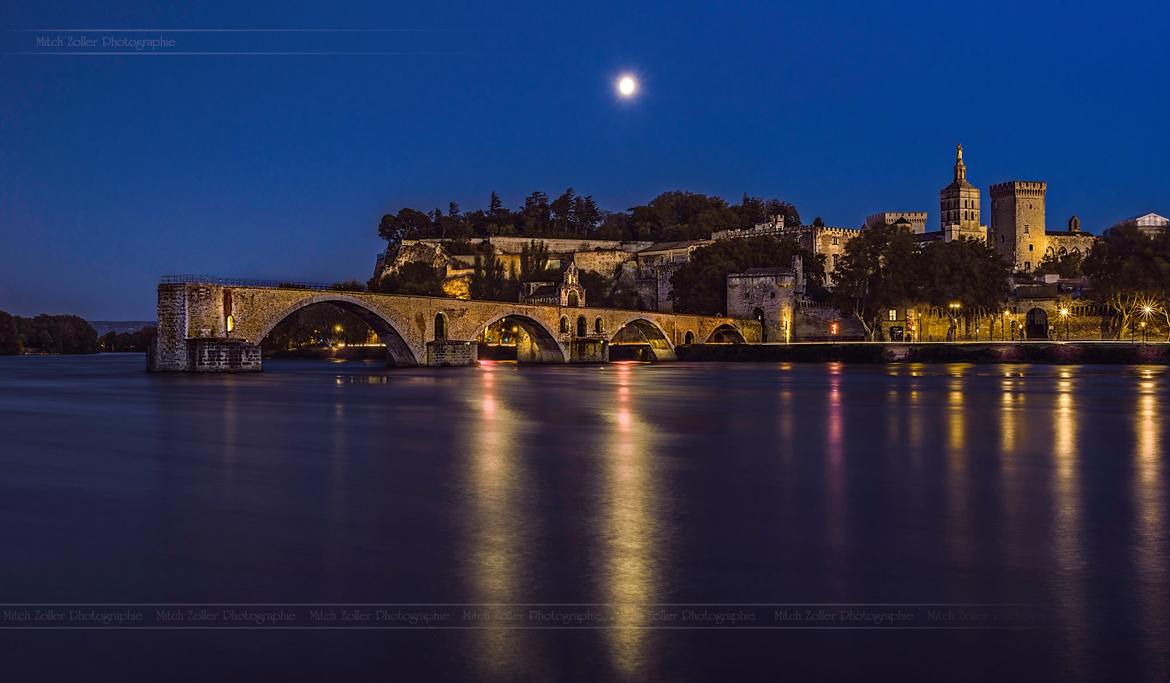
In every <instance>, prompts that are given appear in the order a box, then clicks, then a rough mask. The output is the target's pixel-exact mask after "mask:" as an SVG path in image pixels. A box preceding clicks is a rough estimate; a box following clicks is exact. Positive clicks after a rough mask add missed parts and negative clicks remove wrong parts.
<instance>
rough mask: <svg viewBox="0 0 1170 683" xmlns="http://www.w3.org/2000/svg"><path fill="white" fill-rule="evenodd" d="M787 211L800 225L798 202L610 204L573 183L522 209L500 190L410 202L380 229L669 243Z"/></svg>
mask: <svg viewBox="0 0 1170 683" xmlns="http://www.w3.org/2000/svg"><path fill="white" fill-rule="evenodd" d="M777 217H783V219H784V222H785V224H786V225H789V226H795V225H800V214H799V212H797V210H796V207H795V206H793V205H792V204H790V203H788V202H784V201H780V200H779V199H761V198H758V197H751V196H748V195H747V194H745V195H743V197H742V198H741V199H740V202H739V203H738V204H731V203H729V202H727V200H725V199H723V198H722V197H718V196H715V195H705V194H700V193H696V192H682V191H670V192H663V193H662V194H660V195H658V196H657V197H655V198H654V199H652V200H650V202H649V203H648V204H645V205H639V206H634V207H630V208H629V209H626V210H625V211H606V210H603V209H602V208H601V207H600V206H598V204H597V202H596V201H595V200H594V199H593V197H592V196H591V195H584V196H582V195H579V194H577V192H576V191H575V190H574V189H573V188H571V187H570V188H568V189H567V190H565V191H564V192H562V193H561V194H560V195H559V196H557V197H556V198H555V199H550V197H549V195H548V194H546V193H544V192H540V191H537V192H533V193H532V194H530V195H528V196H527V197H525V198H524V202H523V203H522V204H521V205H520V206H518V207H517V208H516V209H508V208H505V207H504V204H503V201H502V200H501V199H500V196H499V195H498V194H496V193H495V192H493V193H492V194H491V196H490V197H489V198H488V205H487V206H486V207H484V208H480V209H475V210H473V211H463V210H462V208H460V206H459V205H458V204H456V203H455V202H450V203H449V204H448V205H447V207H446V209H445V210H444V209H443V208H440V207H436V208H434V209H429V210H424V209H420V208H412V207H404V208H402V209H400V210H399V211H398V212H396V213H388V214H386V215H384V216H382V220H381V222H380V223H379V224H378V234H379V235H380V236H381V237H382V238H383V239H385V240H386V241H387V242H389V243H390V245H391V246H393V245H395V244H397V243H399V242H401V241H402V240H413V239H427V238H438V239H451V240H459V239H466V238H471V237H494V236H501V237H543V238H576V239H604V240H643V241H649V242H664V241H675V240H692V239H706V238H708V237H710V236H711V233H712V232H713V231H715V230H725V229H728V228H748V227H751V226H753V225H756V224H758V223H763V222H766V221H769V220H773V219H775V218H777Z"/></svg>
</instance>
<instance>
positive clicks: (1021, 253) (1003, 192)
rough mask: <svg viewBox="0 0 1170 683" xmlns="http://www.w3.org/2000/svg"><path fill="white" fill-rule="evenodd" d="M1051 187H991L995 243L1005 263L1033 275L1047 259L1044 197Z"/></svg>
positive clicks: (1031, 183) (1019, 183)
mask: <svg viewBox="0 0 1170 683" xmlns="http://www.w3.org/2000/svg"><path fill="white" fill-rule="evenodd" d="M1047 192H1048V183H1045V182H1043V181H1039V180H1012V181H1009V182H1006V183H998V184H996V185H992V186H991V239H992V240H993V241H994V242H995V248H996V250H997V251H999V255H1000V256H1002V257H1003V258H1004V260H1005V261H1007V262H1008V263H1010V264H1012V265H1013V267H1014V268H1015V269H1016V270H1018V271H1022V272H1025V273H1027V272H1029V271H1031V270H1032V269H1033V268H1035V267H1036V266H1037V264H1039V263H1040V260H1041V259H1042V258H1044V250H1045V248H1046V247H1047V246H1048V241H1047V238H1046V235H1045V234H1044V196H1045V194H1047Z"/></svg>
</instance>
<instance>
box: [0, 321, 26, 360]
mask: <svg viewBox="0 0 1170 683" xmlns="http://www.w3.org/2000/svg"><path fill="white" fill-rule="evenodd" d="M23 352H24V344H22V343H21V341H20V332H19V331H18V330H17V328H16V318H14V317H13V316H11V315H9V314H8V313H5V312H4V311H0V356H15V355H18V354H21V353H23Z"/></svg>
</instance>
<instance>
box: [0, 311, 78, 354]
mask: <svg viewBox="0 0 1170 683" xmlns="http://www.w3.org/2000/svg"><path fill="white" fill-rule="evenodd" d="M99 350H100V347H99V345H98V336H97V331H96V330H94V329H93V327H92V326H90V324H89V323H87V322H86V321H85V320H82V319H81V318H79V317H77V316H75V315H38V316H34V317H32V318H23V317H20V316H17V315H10V314H8V313H6V312H4V311H0V355H16V354H21V353H25V352H26V351H35V352H40V353H97V352H98V351H99Z"/></svg>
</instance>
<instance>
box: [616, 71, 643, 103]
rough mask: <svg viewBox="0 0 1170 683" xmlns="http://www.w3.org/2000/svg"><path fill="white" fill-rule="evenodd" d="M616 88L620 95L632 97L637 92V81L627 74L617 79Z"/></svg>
mask: <svg viewBox="0 0 1170 683" xmlns="http://www.w3.org/2000/svg"><path fill="white" fill-rule="evenodd" d="M617 88H618V93H620V94H621V96H622V97H633V96H634V93H636V92H638V81H636V80H635V79H634V77H633V76H630V75H628V74H627V75H625V76H622V77H621V78H620V79H618V84H617Z"/></svg>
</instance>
